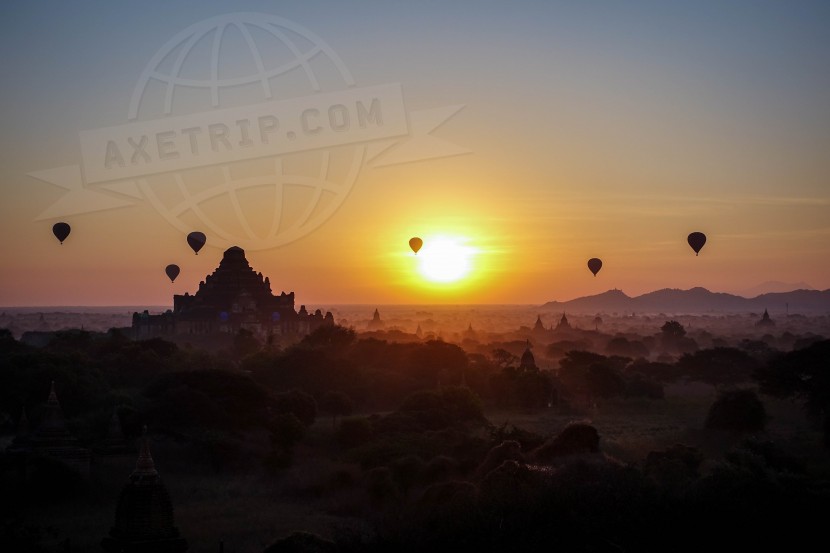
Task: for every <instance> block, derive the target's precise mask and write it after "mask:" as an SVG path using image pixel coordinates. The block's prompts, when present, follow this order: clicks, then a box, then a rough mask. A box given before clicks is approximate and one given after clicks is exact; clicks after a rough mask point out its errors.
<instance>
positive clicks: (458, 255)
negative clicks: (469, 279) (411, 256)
mask: <svg viewBox="0 0 830 553" xmlns="http://www.w3.org/2000/svg"><path fill="white" fill-rule="evenodd" d="M464 242H465V240H464V239H463V238H455V237H446V236H440V237H435V238H431V239H428V240H424V245H423V247H422V248H421V249H420V251H419V252H418V271H419V272H420V273H421V276H423V277H424V278H425V279H426V280H428V281H430V282H437V283H450V282H458V281H459V280H461V279H463V278H464V277H466V276H467V275H469V274H470V271H471V270H472V268H473V257H474V256H475V253H476V251H475V249H474V248H471V247H470V246H467V245H465V244H464Z"/></svg>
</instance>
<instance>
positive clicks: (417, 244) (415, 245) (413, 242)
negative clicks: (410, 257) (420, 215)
mask: <svg viewBox="0 0 830 553" xmlns="http://www.w3.org/2000/svg"><path fill="white" fill-rule="evenodd" d="M423 245H424V241H423V240H421V239H420V238H418V237H417V236H416V237H414V238H410V239H409V247H410V248H412V251H413V252H415V253H416V254H417V253H418V250H420V249H421V246H423Z"/></svg>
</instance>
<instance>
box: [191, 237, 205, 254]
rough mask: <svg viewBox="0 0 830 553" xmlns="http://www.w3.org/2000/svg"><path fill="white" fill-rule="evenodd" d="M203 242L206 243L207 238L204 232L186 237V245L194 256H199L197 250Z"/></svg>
mask: <svg viewBox="0 0 830 553" xmlns="http://www.w3.org/2000/svg"><path fill="white" fill-rule="evenodd" d="M205 242H207V237H206V236H205V233H204V232H191V233H190V234H188V235H187V244H188V245H189V246H190V248H191V249H192V250H193V252H194V253H195V254H196V255H199V250H201V249H202V246H204V245H205Z"/></svg>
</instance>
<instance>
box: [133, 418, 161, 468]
mask: <svg viewBox="0 0 830 553" xmlns="http://www.w3.org/2000/svg"><path fill="white" fill-rule="evenodd" d="M158 474H159V473H158V471H156V464H155V463H154V462H153V456H152V455H150V440H149V439H148V438H147V425H144V428H143V429H142V431H141V450H140V451H139V454H138V461H136V463H135V470H134V471H133V474H132V475H133V476H158Z"/></svg>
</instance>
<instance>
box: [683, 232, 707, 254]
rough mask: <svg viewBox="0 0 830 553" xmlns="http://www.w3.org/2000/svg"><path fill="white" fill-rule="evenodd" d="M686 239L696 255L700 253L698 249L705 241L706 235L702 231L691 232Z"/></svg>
mask: <svg viewBox="0 0 830 553" xmlns="http://www.w3.org/2000/svg"><path fill="white" fill-rule="evenodd" d="M687 241H688V242H689V245H690V246H691V247H692V249H693V250H694V251H695V255H698V254H700V249H701V248H702V247H703V245H704V244H705V243H706V235H705V234H703V233H702V232H693V233H691V234H690V235H689V238H687Z"/></svg>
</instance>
